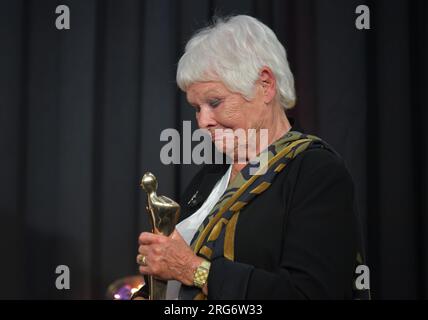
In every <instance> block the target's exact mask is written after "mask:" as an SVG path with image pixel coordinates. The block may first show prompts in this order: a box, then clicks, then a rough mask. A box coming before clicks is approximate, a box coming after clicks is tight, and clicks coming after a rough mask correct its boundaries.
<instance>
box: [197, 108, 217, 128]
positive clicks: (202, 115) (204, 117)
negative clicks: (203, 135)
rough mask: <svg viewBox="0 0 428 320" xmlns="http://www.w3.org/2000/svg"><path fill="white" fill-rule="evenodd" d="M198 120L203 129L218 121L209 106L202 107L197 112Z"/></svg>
mask: <svg viewBox="0 0 428 320" xmlns="http://www.w3.org/2000/svg"><path fill="white" fill-rule="evenodd" d="M197 121H198V126H199V128H201V129H207V128H209V127H211V126H215V125H216V124H217V122H216V121H215V117H214V113H213V111H212V110H211V108H210V107H208V106H201V107H200V110H199V112H198V113H197Z"/></svg>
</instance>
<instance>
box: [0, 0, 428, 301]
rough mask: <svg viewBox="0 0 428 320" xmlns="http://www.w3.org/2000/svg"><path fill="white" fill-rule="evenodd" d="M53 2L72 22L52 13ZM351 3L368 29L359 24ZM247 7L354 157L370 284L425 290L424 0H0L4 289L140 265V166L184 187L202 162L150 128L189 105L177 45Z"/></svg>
mask: <svg viewBox="0 0 428 320" xmlns="http://www.w3.org/2000/svg"><path fill="white" fill-rule="evenodd" d="M60 4H66V5H68V6H69V8H70V10H71V29H70V30H66V31H58V30H57V29H56V28H55V19H56V15H55V8H56V6H57V5H60ZM359 4H367V5H368V6H369V8H370V9H371V30H365V31H360V30H357V29H356V28H355V23H354V22H355V19H356V17H357V15H356V14H355V8H356V7H357V5H359ZM243 13H245V14H250V15H253V16H255V17H257V18H259V19H260V20H262V21H263V22H264V23H266V24H267V25H269V26H270V27H271V28H272V29H273V30H274V31H275V32H276V34H277V35H278V38H279V39H280V41H281V42H282V43H283V44H284V45H285V47H286V49H287V51H288V56H289V61H290V64H291V68H292V71H293V72H294V75H295V78H296V88H297V94H298V103H297V106H296V109H295V110H294V111H293V112H292V115H293V116H294V117H296V118H297V119H298V121H299V122H300V123H301V125H302V126H303V127H304V128H305V129H306V131H307V132H311V133H314V134H317V135H319V136H321V137H322V138H324V139H325V140H327V141H328V142H330V143H331V144H332V145H333V146H334V147H335V148H336V149H337V150H338V151H339V152H340V153H341V154H342V155H343V157H344V158H345V160H346V162H347V164H348V167H349V170H350V172H351V174H352V176H353V178H354V181H355V184H356V192H357V196H358V206H359V210H360V213H361V216H362V222H363V227H364V231H365V235H366V240H367V242H366V243H367V254H368V258H369V260H368V264H369V267H370V271H371V288H372V295H373V297H374V298H377V299H387V298H392V299H395V298H404V299H408V298H427V297H428V219H427V208H428V201H427V198H428V197H427V195H428V192H427V181H428V170H427V160H428V158H427V143H428V141H427V127H426V123H427V122H428V115H427V91H428V81H427V75H428V69H427V68H428V66H427V57H428V52H427V42H428V34H427V15H428V2H427V1H425V0H420V1H406V0H402V1H400V0H379V1H362V0H361V1H353V0H349V1H345V0H330V1H324V0H319V1H309V0H286V1H282V0H270V1H266V0H263V1H262V0H258V1H256V0H253V1H243V0H242V1H226V0H217V1H215V0H211V1H208V0H195V1H190V0H186V1H173V0H171V1H167V0H148V1H137V0H126V1H125V0H122V1H118V0H117V1H113V0H110V1H104V0H103V1H96V0H72V1H71V0H69V1H66V0H60V1H53V0H43V1H41V0H40V1H35V0H33V1H23V0H1V1H0V143H1V145H0V154H1V157H0V179H1V183H0V212H1V220H0V224H1V226H2V228H1V234H0V237H1V238H0V240H1V262H0V265H1V269H0V270H1V274H0V276H1V288H2V290H1V291H0V296H1V297H3V298H54V299H70V298H74V299H76V298H83V299H89V298H103V296H104V293H105V290H106V288H107V286H108V284H109V283H110V282H112V281H114V280H115V279H117V278H119V277H123V276H126V275H131V274H136V273H137V267H136V264H135V262H134V261H135V255H136V250H137V237H138V234H139V233H140V232H141V231H143V230H148V222H147V219H146V213H145V211H144V203H145V199H144V198H145V196H144V193H143V192H142V191H141V190H140V189H139V180H140V178H141V176H142V174H143V173H144V172H145V171H146V170H150V171H152V172H154V173H155V174H156V175H157V176H158V178H159V180H160V192H161V193H162V194H166V195H168V196H170V197H174V198H176V199H178V197H179V195H180V194H181V192H182V191H183V189H184V187H185V186H186V184H187V183H188V182H189V179H190V178H191V176H192V175H193V174H194V173H195V172H196V170H197V167H196V166H193V165H182V166H171V165H170V166H165V165H162V164H161V162H160V158H159V152H160V149H161V147H162V146H163V145H164V142H160V139H159V136H160V132H161V131H162V130H163V129H165V128H177V129H179V130H181V127H182V120H193V119H194V115H193V113H192V111H191V109H190V108H189V107H188V106H187V105H186V103H185V97H184V95H183V94H182V93H181V92H180V91H179V90H178V89H177V88H176V84H175V71H176V66H177V61H178V58H179V57H180V55H181V53H182V51H183V48H184V45H185V43H186V41H187V40H188V38H189V36H190V35H191V34H192V33H193V32H194V31H195V30H196V29H198V28H200V27H202V26H205V25H206V23H207V22H208V21H209V19H210V17H211V16H212V15H213V14H219V15H227V14H243ZM193 128H196V126H195V122H193ZM62 264H64V265H67V266H69V267H70V271H71V290H68V291H58V290H57V289H56V288H55V278H56V276H57V275H56V274H55V268H56V266H58V265H62Z"/></svg>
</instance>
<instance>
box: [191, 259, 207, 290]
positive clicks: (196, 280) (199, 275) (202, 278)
mask: <svg viewBox="0 0 428 320" xmlns="http://www.w3.org/2000/svg"><path fill="white" fill-rule="evenodd" d="M210 267H211V263H210V262H209V261H207V260H204V261H202V263H201V264H200V265H199V267H197V268H196V271H195V274H194V275H193V284H194V286H195V287H198V288H202V287H203V286H204V285H205V284H206V283H207V281H208V274H209V272H210Z"/></svg>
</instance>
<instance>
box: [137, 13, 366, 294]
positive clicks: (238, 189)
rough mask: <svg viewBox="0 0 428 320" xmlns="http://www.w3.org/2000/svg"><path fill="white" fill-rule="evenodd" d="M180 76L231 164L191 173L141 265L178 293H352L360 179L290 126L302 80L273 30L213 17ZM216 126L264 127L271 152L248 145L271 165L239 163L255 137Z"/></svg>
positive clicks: (202, 123)
mask: <svg viewBox="0 0 428 320" xmlns="http://www.w3.org/2000/svg"><path fill="white" fill-rule="evenodd" d="M177 83H178V85H179V87H180V88H181V89H182V90H183V91H184V92H185V93H186V95H187V100H188V102H189V104H190V105H191V106H192V107H193V108H194V110H195V113H196V119H197V122H198V125H199V127H200V128H202V129H205V130H207V131H208V132H209V133H210V134H211V138H212V140H213V142H214V144H215V146H216V147H217V149H219V151H221V152H223V153H225V154H226V155H227V156H228V157H229V158H230V159H232V160H233V161H232V164H225V165H205V166H204V167H203V168H202V169H201V171H200V172H199V173H198V174H197V175H196V176H195V177H194V179H193V180H192V182H191V183H190V185H189V187H188V189H187V190H186V192H185V194H184V197H183V199H182V201H181V207H182V213H181V221H180V223H179V224H178V225H177V228H176V230H175V231H174V233H173V234H172V235H171V236H169V237H165V236H162V235H155V234H151V233H142V234H141V235H140V237H139V244H140V247H139V255H138V257H137V261H138V262H139V263H140V272H141V273H142V274H145V275H152V276H154V277H156V278H160V279H164V280H170V281H169V283H168V291H167V292H168V293H167V297H168V298H170V299H177V298H179V299H206V298H207V299H326V298H327V299H329V298H333V299H347V298H354V297H355V291H356V290H355V284H354V277H355V268H356V266H357V265H358V264H361V263H362V260H361V259H362V254H361V252H362V248H361V243H360V230H359V223H358V217H357V215H356V213H355V211H354V187H353V183H352V180H351V177H350V175H349V173H348V171H347V169H346V168H345V165H344V163H343V161H342V160H341V158H340V157H339V156H338V155H337V153H336V152H334V150H332V148H331V147H330V146H329V145H328V144H327V143H325V142H324V141H322V140H321V139H319V138H317V137H315V136H312V135H306V134H303V133H301V132H299V131H298V129H297V128H295V127H292V124H290V121H289V119H288V118H287V115H286V113H285V110H287V109H290V108H292V107H293V106H294V104H295V100H296V99H295V92H294V80H293V75H292V73H291V71H290V68H289V65H288V62H287V57H286V52H285V49H284V47H283V46H282V45H281V43H280V42H279V41H278V39H277V37H276V36H275V34H274V33H273V31H272V30H271V29H269V28H268V27H267V26H266V25H264V24H263V23H261V22H260V21H258V20H257V19H255V18H252V17H249V16H234V17H231V18H229V19H227V20H221V19H219V20H217V21H216V22H215V23H214V24H213V25H212V26H210V27H208V28H205V29H203V30H201V31H199V32H198V33H197V34H196V35H194V36H193V37H192V39H191V40H190V41H189V42H188V44H187V46H186V50H185V53H184V54H183V56H182V57H181V59H180V62H179V64H178V71H177ZM220 129H231V130H233V131H236V130H237V129H244V130H245V132H250V131H251V130H249V129H255V134H256V136H260V135H261V132H267V145H268V146H267V148H264V147H263V145H261V144H260V143H259V144H256V145H252V147H253V148H255V149H256V154H259V153H260V152H261V151H264V152H266V153H267V155H268V163H267V168H266V167H265V169H266V170H265V171H264V172H263V173H260V174H251V172H250V169H254V164H252V162H250V160H251V159H250V158H248V157H247V158H246V159H244V161H237V160H238V154H237V153H238V150H239V149H240V148H241V149H242V147H244V148H247V149H249V148H250V147H251V146H250V145H251V143H250V142H249V140H250V139H249V135H247V136H246V139H244V140H242V139H241V140H238V139H236V137H230V135H226V134H224V131H222V130H220ZM263 129H265V130H264V131H263ZM253 132H254V130H253ZM231 139H232V140H231ZM257 141H258V140H257ZM228 142H229V143H230V142H231V143H232V147H227V146H228V145H229V146H230V144H228ZM241 160H242V159H241Z"/></svg>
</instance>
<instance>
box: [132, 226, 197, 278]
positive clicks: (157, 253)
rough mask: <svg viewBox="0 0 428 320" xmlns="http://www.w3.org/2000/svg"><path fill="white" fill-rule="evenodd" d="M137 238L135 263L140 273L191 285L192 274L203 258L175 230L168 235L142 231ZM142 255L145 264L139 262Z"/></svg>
mask: <svg viewBox="0 0 428 320" xmlns="http://www.w3.org/2000/svg"><path fill="white" fill-rule="evenodd" d="M138 240H139V244H140V247H139V248H138V252H139V255H138V256H137V263H139V264H140V272H141V273H143V274H147V275H152V276H154V277H155V278H160V279H163V280H172V279H175V280H178V281H180V282H181V283H183V284H185V285H188V286H192V285H193V275H194V273H195V270H196V269H197V267H198V266H199V265H200V264H201V262H202V261H203V259H202V258H201V257H198V256H197V255H196V254H195V253H194V252H193V251H192V249H191V248H190V247H189V246H188V245H187V243H186V242H185V241H184V239H183V238H182V237H181V235H180V233H178V231H177V230H174V232H173V233H172V234H171V235H170V236H169V237H166V236H163V235H156V234H153V233H149V232H143V233H141V235H140V237H139V239H138ZM142 257H145V259H144V262H145V265H142V263H141V258H142Z"/></svg>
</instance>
